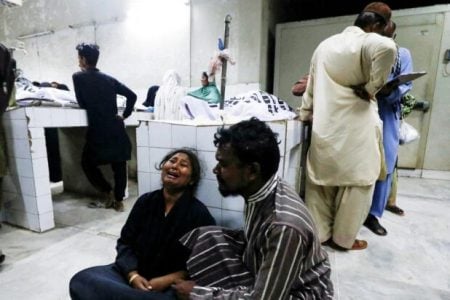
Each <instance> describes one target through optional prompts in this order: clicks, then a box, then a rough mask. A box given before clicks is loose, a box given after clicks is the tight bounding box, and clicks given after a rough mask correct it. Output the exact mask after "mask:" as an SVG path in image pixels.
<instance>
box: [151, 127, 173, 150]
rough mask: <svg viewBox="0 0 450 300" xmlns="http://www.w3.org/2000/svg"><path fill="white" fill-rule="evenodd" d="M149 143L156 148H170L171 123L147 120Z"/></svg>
mask: <svg viewBox="0 0 450 300" xmlns="http://www.w3.org/2000/svg"><path fill="white" fill-rule="evenodd" d="M148 127H149V128H148V130H149V140H148V142H149V145H150V147H157V148H172V125H171V124H169V123H159V122H149V124H148Z"/></svg>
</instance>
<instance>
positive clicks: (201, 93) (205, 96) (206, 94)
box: [188, 82, 221, 104]
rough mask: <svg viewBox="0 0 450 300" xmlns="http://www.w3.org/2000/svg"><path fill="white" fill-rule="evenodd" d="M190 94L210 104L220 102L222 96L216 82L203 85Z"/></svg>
mask: <svg viewBox="0 0 450 300" xmlns="http://www.w3.org/2000/svg"><path fill="white" fill-rule="evenodd" d="M188 95H189V96H192V97H194V98H197V99H201V100H205V101H207V102H208V103H209V104H216V103H219V102H220V98H221V97H220V92H219V90H218V89H217V87H216V84H215V83H214V82H210V83H208V85H207V86H203V87H201V88H199V89H198V90H195V91H192V92H189V93H188Z"/></svg>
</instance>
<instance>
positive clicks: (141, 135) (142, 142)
mask: <svg viewBox="0 0 450 300" xmlns="http://www.w3.org/2000/svg"><path fill="white" fill-rule="evenodd" d="M148 138H149V133H148V122H141V123H140V125H139V127H137V128H136V145H137V146H138V147H148V146H149V142H148Z"/></svg>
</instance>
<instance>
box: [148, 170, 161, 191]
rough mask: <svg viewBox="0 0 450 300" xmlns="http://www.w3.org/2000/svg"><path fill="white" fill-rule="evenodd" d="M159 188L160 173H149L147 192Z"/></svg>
mask: <svg viewBox="0 0 450 300" xmlns="http://www.w3.org/2000/svg"><path fill="white" fill-rule="evenodd" d="M160 188H161V174H160V173H150V188H149V189H148V191H147V192H151V191H154V190H159V189H160Z"/></svg>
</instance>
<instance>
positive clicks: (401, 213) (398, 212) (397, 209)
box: [386, 205, 405, 216]
mask: <svg viewBox="0 0 450 300" xmlns="http://www.w3.org/2000/svg"><path fill="white" fill-rule="evenodd" d="M386 210H388V211H390V212H391V213H393V214H396V215H399V216H404V215H405V212H404V211H403V209H401V208H400V207H398V206H397V205H386Z"/></svg>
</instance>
